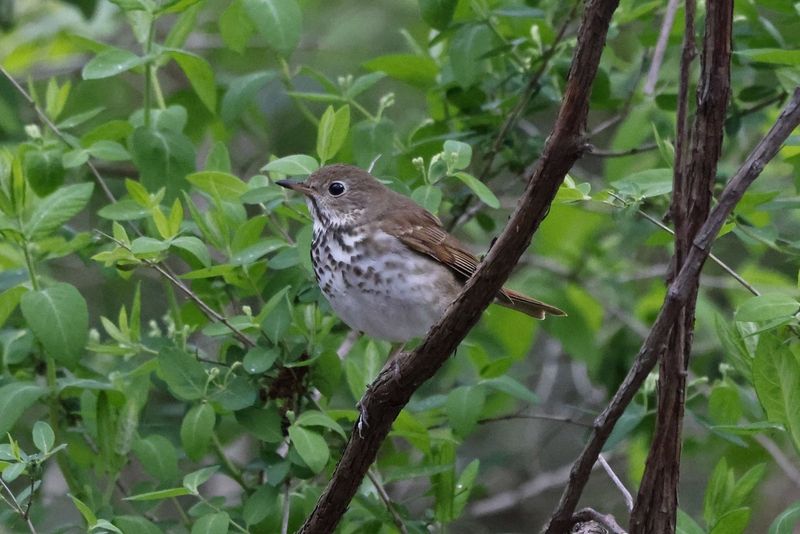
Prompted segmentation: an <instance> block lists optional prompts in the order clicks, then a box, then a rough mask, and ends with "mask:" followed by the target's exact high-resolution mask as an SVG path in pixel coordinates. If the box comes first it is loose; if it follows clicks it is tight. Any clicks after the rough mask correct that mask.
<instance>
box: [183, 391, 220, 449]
mask: <svg viewBox="0 0 800 534" xmlns="http://www.w3.org/2000/svg"><path fill="white" fill-rule="evenodd" d="M216 421H217V418H216V415H215V414H214V408H212V407H211V405H210V404H208V403H205V402H204V403H202V404H198V405H196V406H193V407H192V409H191V410H189V411H188V412H186V415H185V416H184V417H183V422H182V423H181V444H182V445H183V449H184V450H185V451H186V456H188V457H189V458H191V459H192V460H195V461H198V460H200V459H201V458H202V457H203V455H204V454H205V453H206V451H207V450H208V444H209V443H211V435H212V434H213V433H214V424H215V423H216Z"/></svg>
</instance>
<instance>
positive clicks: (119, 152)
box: [87, 140, 131, 161]
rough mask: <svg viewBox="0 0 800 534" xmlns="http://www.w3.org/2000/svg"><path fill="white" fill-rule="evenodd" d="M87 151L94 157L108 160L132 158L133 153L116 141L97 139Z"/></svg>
mask: <svg viewBox="0 0 800 534" xmlns="http://www.w3.org/2000/svg"><path fill="white" fill-rule="evenodd" d="M87 151H88V152H89V154H91V155H92V157H95V158H97V159H103V160H106V161H127V160H129V159H131V155H130V154H129V153H128V151H127V150H125V147H124V146H122V145H121V144H119V143H117V142H116V141H108V140H100V141H96V142H94V143H93V144H92V146H90V147H89V148H88V149H87Z"/></svg>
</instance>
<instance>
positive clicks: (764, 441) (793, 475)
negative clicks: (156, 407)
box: [755, 434, 800, 487]
mask: <svg viewBox="0 0 800 534" xmlns="http://www.w3.org/2000/svg"><path fill="white" fill-rule="evenodd" d="M755 440H756V441H757V442H758V444H759V445H761V446H762V447H764V450H765V451H767V452H768V453H769V455H770V456H772V458H773V459H774V460H775V463H776V464H778V467H780V468H781V471H783V474H784V475H786V478H788V479H789V480H791V481H792V482H793V483H794V485H795V486H798V487H800V469H798V468H797V466H795V465H794V464H793V463H792V461H791V460H790V459H789V458H787V457H786V455H785V454H783V451H782V450H781V448H780V447H778V445H776V444H775V442H774V441H772V440H771V439H769V438H768V437H767V436H764V435H763V434H759V435H756V436H755Z"/></svg>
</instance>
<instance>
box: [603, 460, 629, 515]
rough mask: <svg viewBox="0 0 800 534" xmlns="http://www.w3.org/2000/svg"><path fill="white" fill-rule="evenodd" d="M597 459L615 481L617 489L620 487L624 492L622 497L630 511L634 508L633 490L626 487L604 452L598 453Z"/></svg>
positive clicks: (621, 491) (612, 480)
mask: <svg viewBox="0 0 800 534" xmlns="http://www.w3.org/2000/svg"><path fill="white" fill-rule="evenodd" d="M597 461H598V462H599V463H600V465H601V466H603V469H604V470H605V472H606V474H607V475H608V478H610V479H611V482H613V483H614V485H615V486H616V487H617V489H619V491H620V493H622V497H623V498H624V499H625V506H627V507H628V511H629V512H630V511H631V510H633V496H632V495H631V492H630V491H628V488H626V487H625V484H623V483H622V481H621V480H620V479H619V477H618V476H617V474H616V473H615V472H614V470H613V469H612V468H611V466H610V465H609V464H608V462H607V461H606V459H605V458H603V455H602V454H598V455H597Z"/></svg>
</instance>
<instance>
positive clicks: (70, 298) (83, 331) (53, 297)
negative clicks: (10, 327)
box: [20, 284, 89, 367]
mask: <svg viewBox="0 0 800 534" xmlns="http://www.w3.org/2000/svg"><path fill="white" fill-rule="evenodd" d="M20 308H21V309H22V315H23V316H24V317H25V320H26V321H27V322H28V326H30V328H31V330H32V331H33V335H35V336H36V338H37V339H38V340H39V341H40V342H41V343H42V346H43V347H44V350H45V351H47V353H48V354H49V355H50V356H52V357H53V358H54V359H55V360H56V361H57V362H59V363H60V364H62V365H64V366H66V367H74V366H75V365H76V364H77V363H78V360H79V359H80V357H81V355H82V354H83V347H84V346H85V345H86V339H87V337H88V335H89V311H88V310H87V308H86V301H85V300H84V299H83V296H82V295H81V294H80V293H79V292H78V290H77V289H75V287H74V286H71V285H70V284H56V285H54V286H52V287H48V288H47V289H44V290H41V291H29V292H28V293H25V294H24V295H23V296H22V299H21V300H20Z"/></svg>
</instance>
